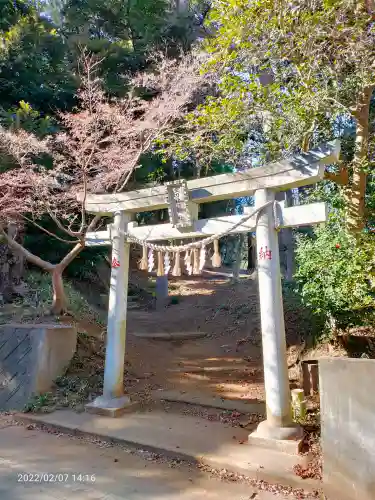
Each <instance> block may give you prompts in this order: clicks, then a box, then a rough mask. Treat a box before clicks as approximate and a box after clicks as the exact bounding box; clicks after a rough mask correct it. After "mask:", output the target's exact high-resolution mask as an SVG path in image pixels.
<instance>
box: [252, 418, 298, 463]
mask: <svg viewBox="0 0 375 500" xmlns="http://www.w3.org/2000/svg"><path fill="white" fill-rule="evenodd" d="M302 440H303V429H302V427H301V426H299V425H297V424H291V425H289V426H286V427H277V426H274V425H270V424H269V422H268V421H267V420H264V421H263V422H261V423H260V424H259V425H258V427H257V430H256V431H254V432H252V433H251V434H249V438H248V443H249V444H250V445H253V446H258V447H260V448H266V449H270V450H278V451H281V452H283V453H287V454H288V455H298V453H299V452H300V451H301V447H302Z"/></svg>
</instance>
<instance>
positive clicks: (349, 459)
mask: <svg viewBox="0 0 375 500" xmlns="http://www.w3.org/2000/svg"><path fill="white" fill-rule="evenodd" d="M374 381H375V360H370V359H343V358H336V359H335V358H330V359H328V358H327V359H322V360H319V384H320V399H321V425H322V451H323V483H324V488H325V493H326V494H327V496H328V498H332V500H336V499H337V500H374V499H375V390H374Z"/></svg>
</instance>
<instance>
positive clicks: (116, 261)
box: [112, 257, 120, 269]
mask: <svg viewBox="0 0 375 500" xmlns="http://www.w3.org/2000/svg"><path fill="white" fill-rule="evenodd" d="M112 267H113V268H115V269H116V268H117V267H120V262H119V261H118V260H117V259H116V258H115V257H113V259H112Z"/></svg>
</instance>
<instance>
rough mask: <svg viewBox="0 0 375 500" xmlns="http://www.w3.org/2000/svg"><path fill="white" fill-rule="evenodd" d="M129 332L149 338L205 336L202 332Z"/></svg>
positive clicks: (180, 338) (173, 338) (179, 338)
mask: <svg viewBox="0 0 375 500" xmlns="http://www.w3.org/2000/svg"><path fill="white" fill-rule="evenodd" d="M129 334H130V335H133V336H134V337H138V338H141V339H150V340H194V339H200V338H203V337H205V336H206V333H204V332H129Z"/></svg>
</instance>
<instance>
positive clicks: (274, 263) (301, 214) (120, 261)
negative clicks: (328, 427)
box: [85, 141, 340, 440]
mask: <svg viewBox="0 0 375 500" xmlns="http://www.w3.org/2000/svg"><path fill="white" fill-rule="evenodd" d="M339 152H340V143H339V141H333V142H331V143H328V144H325V145H322V146H320V147H318V148H316V149H314V150H312V151H309V152H308V153H304V154H301V155H297V156H294V157H292V158H290V159H286V160H283V161H280V162H276V163H271V164H268V165H266V166H264V167H259V168H254V169H248V170H245V171H243V172H239V173H234V174H223V175H217V176H212V177H207V178H202V179H196V180H192V181H188V182H187V188H188V192H189V206H190V210H191V214H192V215H193V217H192V218H193V221H192V228H190V229H188V230H180V229H177V228H176V227H173V226H172V224H159V225H154V226H139V227H137V225H136V223H134V222H132V219H133V218H134V215H135V214H136V213H139V212H145V211H150V210H158V209H163V208H166V207H167V206H168V202H167V187H166V186H157V187H153V188H147V189H141V190H137V191H130V192H127V193H118V194H104V195H88V196H87V199H86V202H85V207H86V210H87V211H88V212H91V213H96V214H103V215H110V214H114V223H113V224H112V225H111V226H109V228H108V229H107V231H98V232H96V233H88V234H87V237H86V244H87V245H89V246H94V245H112V262H113V263H115V264H113V265H112V271H111V287H110V297H109V312H108V328H107V345H106V360H105V372H104V388H103V395H102V396H100V397H98V398H97V399H96V400H95V401H94V402H93V403H90V405H88V406H89V408H90V409H91V411H92V410H94V411H98V412H101V413H102V412H107V413H109V414H112V415H116V414H118V413H119V412H122V411H124V410H126V409H127V408H129V405H130V404H131V403H130V399H129V397H128V396H126V394H125V393H124V380H123V371H124V355H125V338H126V308H127V288H128V269H129V246H130V242H129V240H127V238H126V236H125V234H124V233H126V234H127V235H128V237H129V238H130V237H135V238H137V239H138V240H147V241H158V240H159V241H161V240H168V239H173V240H178V239H184V238H196V237H202V236H210V235H214V234H218V233H221V232H223V231H224V230H225V231H227V232H231V231H232V229H231V228H232V227H234V226H236V225H238V222H239V221H240V220H241V216H226V217H217V218H211V219H199V218H198V209H199V205H200V204H203V203H209V202H212V201H217V200H224V199H230V198H236V197H240V196H249V195H253V194H255V207H256V208H259V207H262V206H264V205H265V204H267V203H268V205H267V206H266V208H264V209H262V211H261V212H260V214H259V217H258V218H257V219H256V218H255V217H254V218H250V219H249V220H247V221H246V222H245V223H243V224H240V225H239V226H238V227H236V228H235V229H234V230H233V232H234V233H238V232H249V231H253V230H254V229H255V230H256V240H257V254H258V281H259V293H260V309H261V326H262V345H263V363H264V380H265V390H266V406H267V420H266V421H264V422H262V423H261V424H260V425H259V426H258V429H257V431H256V433H255V435H256V436H257V437H260V438H267V439H289V440H290V439H295V438H297V437H298V436H299V435H300V429H299V428H298V427H296V426H295V425H293V422H292V416H291V401H290V389H289V380H288V367H287V360H286V342H285V326H284V313H283V302H282V291H281V275H280V262H279V248H278V237H277V229H278V228H280V227H298V226H305V225H313V224H318V223H320V222H325V221H326V219H327V211H326V206H325V204H324V203H313V204H310V205H302V206H297V207H289V208H288V207H284V206H282V205H281V206H280V207H279V211H278V213H277V217H278V219H279V220H278V221H275V213H274V210H273V207H272V206H271V205H270V204H269V202H272V201H274V200H275V192H277V191H284V190H289V189H292V188H295V187H299V186H307V185H311V184H315V183H317V182H318V181H320V180H322V179H323V176H324V170H325V165H327V164H332V163H335V162H336V161H337V160H338V157H339Z"/></svg>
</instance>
